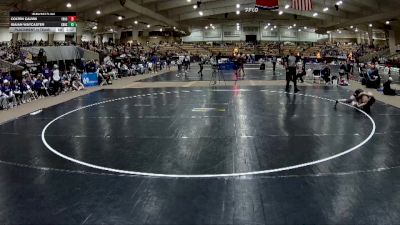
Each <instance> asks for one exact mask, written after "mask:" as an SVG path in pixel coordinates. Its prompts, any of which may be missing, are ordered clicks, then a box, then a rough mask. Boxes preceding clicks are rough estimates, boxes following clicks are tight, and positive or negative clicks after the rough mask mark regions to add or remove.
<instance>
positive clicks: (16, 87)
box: [11, 80, 23, 105]
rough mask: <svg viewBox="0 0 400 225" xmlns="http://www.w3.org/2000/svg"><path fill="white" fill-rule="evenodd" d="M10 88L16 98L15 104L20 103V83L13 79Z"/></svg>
mask: <svg viewBox="0 0 400 225" xmlns="http://www.w3.org/2000/svg"><path fill="white" fill-rule="evenodd" d="M11 89H12V91H13V93H14V95H15V98H16V99H17V104H18V105H21V104H22V100H23V93H22V91H21V85H20V84H19V82H18V80H14V82H13V83H12V85H11Z"/></svg>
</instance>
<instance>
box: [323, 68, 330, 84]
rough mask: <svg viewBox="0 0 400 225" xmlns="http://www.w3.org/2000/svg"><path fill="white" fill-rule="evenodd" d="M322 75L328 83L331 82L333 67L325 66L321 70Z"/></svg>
mask: <svg viewBox="0 0 400 225" xmlns="http://www.w3.org/2000/svg"><path fill="white" fill-rule="evenodd" d="M321 77H322V79H324V81H325V83H326V84H329V82H330V81H331V69H330V68H329V66H328V65H325V68H323V69H322V70H321Z"/></svg>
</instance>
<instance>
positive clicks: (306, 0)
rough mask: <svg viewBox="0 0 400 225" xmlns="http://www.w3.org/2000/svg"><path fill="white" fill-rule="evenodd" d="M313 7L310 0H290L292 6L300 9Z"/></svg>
mask: <svg viewBox="0 0 400 225" xmlns="http://www.w3.org/2000/svg"><path fill="white" fill-rule="evenodd" d="M312 7H313V4H312V1H311V0H292V8H293V9H295V10H300V11H311V10H312Z"/></svg>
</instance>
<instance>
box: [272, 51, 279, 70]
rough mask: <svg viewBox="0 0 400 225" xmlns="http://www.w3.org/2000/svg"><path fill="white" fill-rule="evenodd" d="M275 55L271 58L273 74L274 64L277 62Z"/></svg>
mask: <svg viewBox="0 0 400 225" xmlns="http://www.w3.org/2000/svg"><path fill="white" fill-rule="evenodd" d="M277 61H278V60H277V58H276V55H274V56H272V71H273V72H274V73H275V70H276V62H277Z"/></svg>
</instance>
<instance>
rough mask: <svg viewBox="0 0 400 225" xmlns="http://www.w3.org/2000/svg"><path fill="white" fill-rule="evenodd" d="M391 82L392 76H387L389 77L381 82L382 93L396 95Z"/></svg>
mask: <svg viewBox="0 0 400 225" xmlns="http://www.w3.org/2000/svg"><path fill="white" fill-rule="evenodd" d="M392 82H393V78H392V77H389V79H388V80H387V81H386V82H385V83H384V84H383V94H384V95H391V96H395V95H397V93H396V90H394V89H392V87H391V86H390V84H391V83H392Z"/></svg>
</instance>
